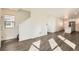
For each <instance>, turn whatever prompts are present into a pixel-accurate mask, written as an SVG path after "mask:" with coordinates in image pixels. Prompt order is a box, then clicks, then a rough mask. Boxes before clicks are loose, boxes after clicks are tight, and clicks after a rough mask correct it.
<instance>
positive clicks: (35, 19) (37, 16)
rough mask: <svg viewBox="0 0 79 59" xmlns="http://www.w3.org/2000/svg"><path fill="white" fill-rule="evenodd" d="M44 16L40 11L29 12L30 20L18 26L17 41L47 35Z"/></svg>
mask: <svg viewBox="0 0 79 59" xmlns="http://www.w3.org/2000/svg"><path fill="white" fill-rule="evenodd" d="M45 16H46V15H45V14H44V13H43V11H41V10H35V9H33V10H31V18H30V19H28V20H26V21H24V22H23V23H22V24H20V25H19V40H20V41H22V40H26V39H30V38H35V37H39V36H43V35H47V27H46V23H47V21H46V19H45Z"/></svg>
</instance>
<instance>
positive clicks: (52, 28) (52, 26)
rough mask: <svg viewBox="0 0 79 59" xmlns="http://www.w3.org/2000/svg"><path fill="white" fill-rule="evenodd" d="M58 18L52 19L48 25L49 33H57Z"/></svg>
mask: <svg viewBox="0 0 79 59" xmlns="http://www.w3.org/2000/svg"><path fill="white" fill-rule="evenodd" d="M56 20H57V19H56V18H54V17H50V18H49V19H48V23H47V32H52V33H53V32H56Z"/></svg>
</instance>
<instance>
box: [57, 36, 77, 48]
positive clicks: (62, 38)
mask: <svg viewBox="0 0 79 59" xmlns="http://www.w3.org/2000/svg"><path fill="white" fill-rule="evenodd" d="M58 38H60V39H61V40H63V41H64V42H65V43H66V44H67V45H69V46H70V47H71V48H73V49H75V47H76V44H74V43H73V42H71V41H69V40H68V39H66V38H64V37H63V36H61V35H58Z"/></svg>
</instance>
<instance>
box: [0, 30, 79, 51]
mask: <svg viewBox="0 0 79 59" xmlns="http://www.w3.org/2000/svg"><path fill="white" fill-rule="evenodd" d="M58 35H60V36H61V37H64V38H65V39H66V40H67V41H69V42H71V43H73V44H74V45H75V48H74V49H73V47H72V46H70V45H69V44H67V43H66V42H65V41H63V40H61V39H60V38H59V37H58ZM54 41H55V43H54ZM0 51H79V32H74V33H72V34H65V33H64V32H63V31H61V32H56V33H48V35H45V36H41V37H38V38H34V39H28V40H24V41H21V42H19V41H17V39H14V40H13V41H9V40H8V41H4V42H2V48H0Z"/></svg>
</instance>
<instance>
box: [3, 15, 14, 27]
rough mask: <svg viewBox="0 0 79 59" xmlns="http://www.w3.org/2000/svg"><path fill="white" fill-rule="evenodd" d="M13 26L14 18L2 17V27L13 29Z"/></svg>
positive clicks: (9, 16)
mask: <svg viewBox="0 0 79 59" xmlns="http://www.w3.org/2000/svg"><path fill="white" fill-rule="evenodd" d="M14 25H15V16H11V15H5V16H4V27H5V28H14Z"/></svg>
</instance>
